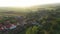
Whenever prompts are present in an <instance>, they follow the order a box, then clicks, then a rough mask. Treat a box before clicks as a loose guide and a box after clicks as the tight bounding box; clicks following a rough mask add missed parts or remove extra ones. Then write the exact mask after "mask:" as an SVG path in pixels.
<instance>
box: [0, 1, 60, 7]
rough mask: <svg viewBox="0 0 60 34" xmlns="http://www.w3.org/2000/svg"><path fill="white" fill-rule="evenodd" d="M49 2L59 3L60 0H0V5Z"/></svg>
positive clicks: (17, 5) (25, 4) (22, 5)
mask: <svg viewBox="0 0 60 34" xmlns="http://www.w3.org/2000/svg"><path fill="white" fill-rule="evenodd" d="M51 3H60V0H0V7H6V6H8V7H10V6H12V7H29V6H33V5H41V4H51Z"/></svg>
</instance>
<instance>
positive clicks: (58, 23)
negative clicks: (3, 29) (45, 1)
mask: <svg viewBox="0 0 60 34" xmlns="http://www.w3.org/2000/svg"><path fill="white" fill-rule="evenodd" d="M35 7H36V8H35ZM35 7H33V8H32V7H31V8H32V9H31V8H27V9H22V10H21V11H24V12H19V11H20V10H18V12H13V13H12V14H14V16H12V15H11V14H10V15H8V16H12V17H3V16H7V15H3V16H2V17H3V18H2V19H0V22H1V23H4V22H5V21H6V20H9V21H10V22H11V23H17V22H19V21H17V18H15V16H17V15H18V16H21V15H22V14H23V15H22V16H23V17H25V18H24V19H23V21H24V22H25V23H27V24H24V26H18V27H17V28H16V29H15V30H10V31H8V34H60V5H57V6H54V5H53V6H51V5H50V6H49V5H48V6H47V5H46V7H45V6H44V7H39V6H35ZM38 7H39V8H38ZM10 10H11V9H10ZM13 10H14V11H17V9H16V10H15V9H13ZM25 11H26V12H25ZM2 14H3V12H2ZM4 14H6V13H5V12H4ZM14 18H15V19H14ZM20 23H22V22H20Z"/></svg>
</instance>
